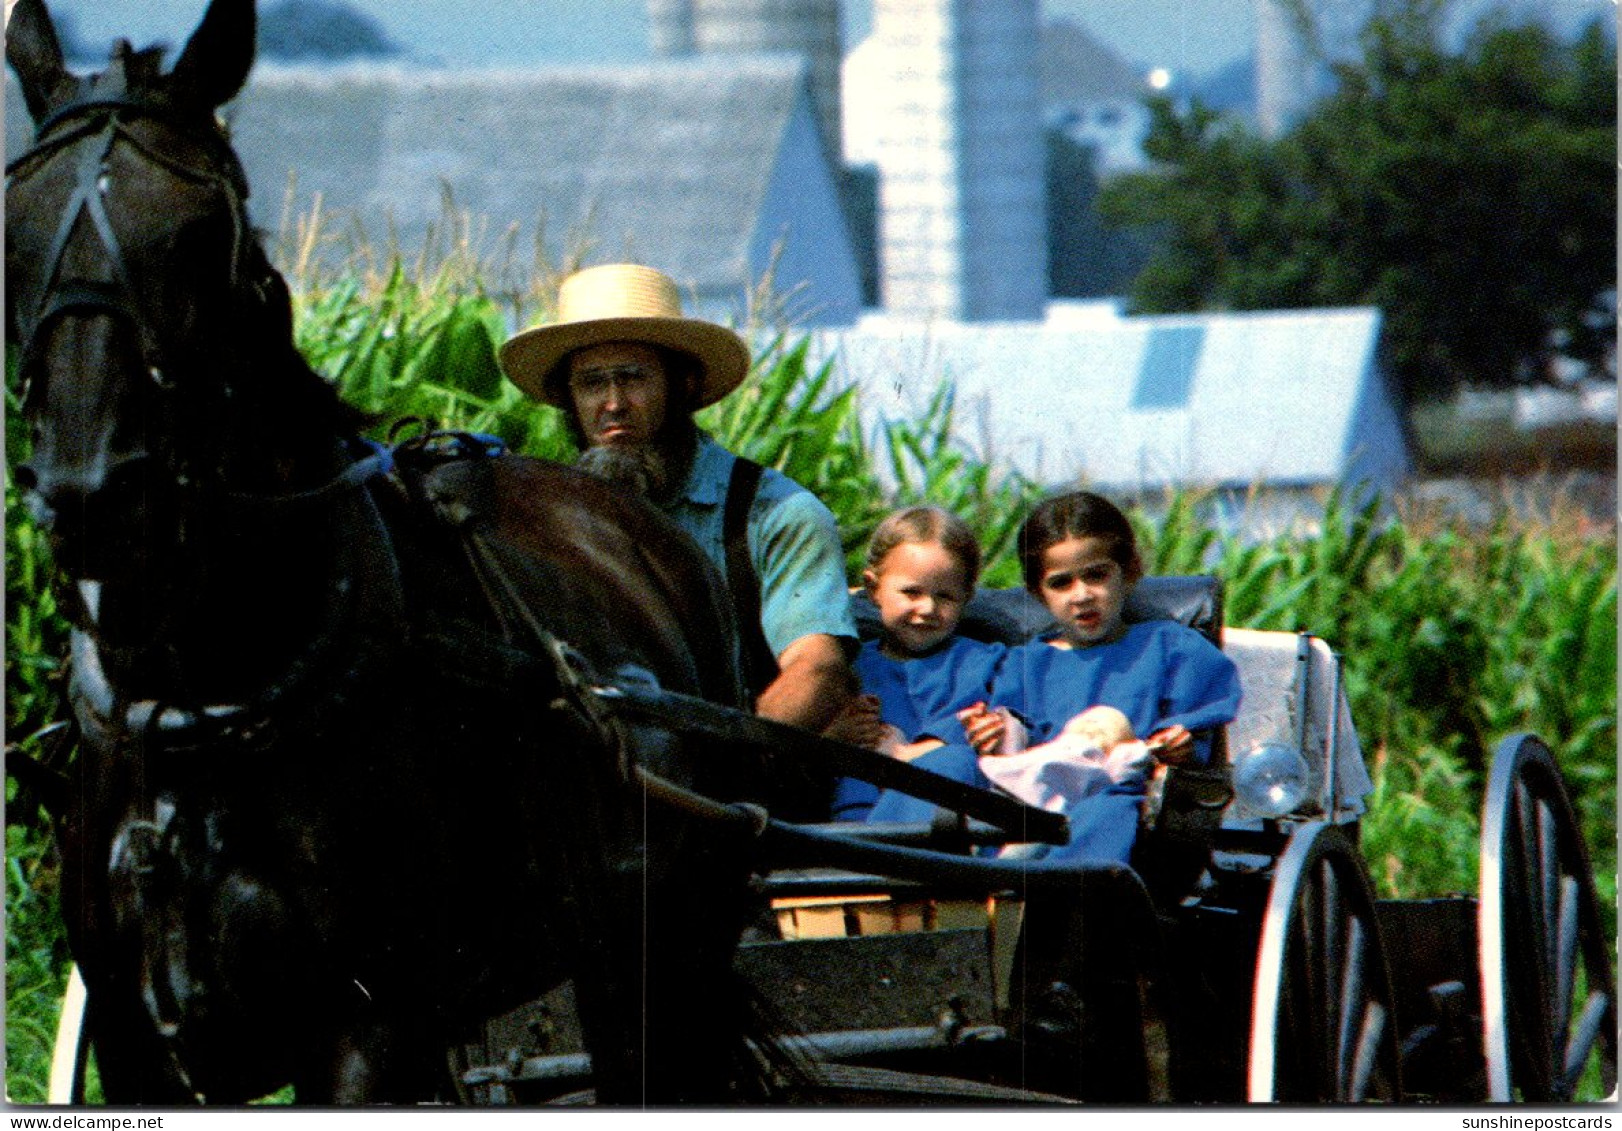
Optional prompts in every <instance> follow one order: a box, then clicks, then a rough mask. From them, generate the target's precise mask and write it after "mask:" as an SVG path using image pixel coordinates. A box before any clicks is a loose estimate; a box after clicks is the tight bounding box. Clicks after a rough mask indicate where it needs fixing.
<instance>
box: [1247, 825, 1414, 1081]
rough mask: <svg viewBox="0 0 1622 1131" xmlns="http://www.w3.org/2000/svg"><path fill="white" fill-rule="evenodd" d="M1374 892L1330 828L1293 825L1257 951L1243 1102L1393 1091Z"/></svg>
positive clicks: (1393, 1058) (1387, 992)
mask: <svg viewBox="0 0 1622 1131" xmlns="http://www.w3.org/2000/svg"><path fill="white" fill-rule="evenodd" d="M1392 1001H1393V997H1392V992H1391V977H1390V972H1389V969H1388V967H1387V965H1386V958H1385V950H1384V947H1383V945H1382V943H1381V939H1380V928H1379V922H1378V920H1377V918H1376V913H1375V906H1374V892H1373V890H1372V889H1371V887H1370V885H1369V881H1368V876H1367V873H1366V872H1365V871H1364V869H1363V861H1362V859H1361V858H1360V857H1359V856H1358V855H1357V852H1356V850H1355V849H1354V848H1353V846H1352V843H1351V841H1350V840H1349V839H1348V838H1347V836H1346V834H1344V833H1343V832H1341V831H1340V830H1339V829H1338V828H1335V827H1334V826H1331V825H1327V824H1322V823H1318V824H1311V825H1307V826H1304V827H1303V828H1301V829H1299V830H1297V831H1296V833H1295V835H1293V836H1292V837H1291V838H1290V842H1289V844H1288V845H1287V846H1286V847H1285V850H1284V854H1283V856H1282V857H1280V859H1279V862H1278V865H1277V867H1276V869H1275V871H1274V874H1273V885H1272V889H1271V891H1270V892H1269V895H1268V900H1267V914H1266V917H1265V918H1264V919H1263V921H1262V937H1261V945H1260V947H1259V948H1258V952H1257V956H1256V983H1255V988H1254V991H1253V996H1252V1005H1251V1023H1250V1086H1249V1092H1248V1098H1249V1099H1250V1100H1251V1101H1252V1102H1262V1103H1267V1102H1273V1101H1283V1102H1293V1103H1326V1102H1342V1103H1344V1102H1359V1101H1367V1100H1384V1101H1396V1100H1398V1099H1400V1098H1401V1095H1402V1088H1401V1083H1400V1080H1399V1074H1398V1067H1397V1024H1396V1020H1395V1018H1394V1017H1393V1016H1392Z"/></svg>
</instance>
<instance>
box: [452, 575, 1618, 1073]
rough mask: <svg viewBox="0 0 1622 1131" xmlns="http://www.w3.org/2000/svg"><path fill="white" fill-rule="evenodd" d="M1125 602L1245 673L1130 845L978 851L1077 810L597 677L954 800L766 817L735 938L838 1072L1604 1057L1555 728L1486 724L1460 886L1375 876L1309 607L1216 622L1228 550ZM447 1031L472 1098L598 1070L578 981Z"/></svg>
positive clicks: (1594, 960) (1020, 621)
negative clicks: (1466, 891) (1020, 799)
mask: <svg viewBox="0 0 1622 1131" xmlns="http://www.w3.org/2000/svg"><path fill="white" fill-rule="evenodd" d="M859 611H860V612H861V613H862V614H863V615H862V616H861V617H860V618H859V619H860V620H861V621H862V627H863V632H864V635H866V634H869V633H872V632H876V631H877V621H876V615H874V613H873V610H871V608H863V609H861V610H859ZM1127 615H1128V619H1138V620H1141V619H1149V618H1161V617H1165V618H1172V619H1176V620H1178V621H1181V622H1182V623H1184V624H1188V625H1190V626H1191V627H1194V628H1196V629H1198V630H1199V631H1201V632H1202V633H1204V634H1206V635H1207V636H1208V637H1209V638H1210V639H1212V640H1213V641H1214V642H1216V643H1218V644H1219V646H1221V647H1222V648H1223V649H1224V650H1225V651H1226V652H1227V653H1228V655H1230V656H1231V657H1232V658H1233V659H1234V661H1235V662H1236V664H1237V665H1238V667H1239V671H1240V676H1241V681H1242V686H1243V691H1244V699H1243V704H1242V706H1241V710H1240V714H1239V717H1238V718H1237V719H1236V720H1235V721H1234V722H1233V723H1232V724H1231V725H1230V726H1229V727H1227V728H1225V729H1226V733H1225V734H1223V735H1221V736H1219V739H1218V741H1217V743H1216V746H1215V750H1216V754H1215V755H1214V757H1213V764H1212V765H1211V766H1209V767H1203V768H1202V767H1196V766H1187V767H1181V768H1172V769H1162V770H1161V771H1160V773H1159V774H1158V776H1157V779H1156V780H1155V782H1154V783H1153V784H1152V786H1151V788H1150V791H1149V796H1148V797H1147V798H1146V801H1145V804H1144V811H1143V817H1142V828H1141V831H1140V836H1139V839H1138V844H1137V848H1136V849H1135V855H1134V859H1133V868H1132V870H1127V869H1124V868H1121V867H1119V866H1115V865H1095V866H1072V867H1066V868H1058V867H1054V868H1048V869H1041V868H1038V869H1035V870H1033V869H1030V868H1028V867H1027V868H1023V869H1022V867H1021V865H1019V864H1018V863H1016V862H1005V861H999V860H994V859H991V858H989V857H988V853H989V852H991V851H994V849H991V848H988V846H996V845H1004V844H1009V843H1013V842H1017V841H1021V840H1027V841H1036V840H1049V841H1055V842H1057V841H1059V840H1062V838H1063V835H1064V830H1063V829H1062V827H1060V826H1061V823H1062V821H1061V819H1055V817H1054V815H1052V814H1046V813H1041V812H1038V811H1034V810H1030V809H1023V808H1022V807H1020V806H1017V805H1016V804H1015V803H1013V802H1011V801H1008V799H1004V798H993V797H991V796H990V795H982V796H980V797H974V796H972V795H971V793H970V791H968V790H967V787H957V786H955V785H951V784H950V783H947V784H945V785H942V784H941V779H935V783H934V784H933V787H931V783H928V782H922V783H920V782H919V780H918V778H917V776H916V774H914V775H911V776H909V775H905V774H902V773H900V772H898V771H895V770H893V769H890V770H886V769H885V768H884V767H882V766H878V765H877V764H876V763H874V762H873V760H872V759H871V758H859V757H856V756H855V755H853V754H852V752H851V751H850V750H848V749H846V748H840V747H838V746H836V745H834V744H830V743H826V742H822V741H820V740H814V739H809V738H806V737H804V736H800V735H796V734H794V733H793V732H789V731H786V730H784V729H782V728H775V727H772V726H771V725H770V724H763V723H760V722H758V721H756V720H753V719H749V718H747V717H744V716H739V715H737V714H736V713H729V712H726V711H723V710H721V709H715V708H700V709H696V710H695V708H696V705H695V704H692V703H689V702H678V701H677V700H676V698H675V697H672V696H667V695H662V694H661V693H659V692H657V691H650V690H643V689H630V688H623V687H613V686H598V687H595V688H593V689H592V691H591V694H592V695H593V696H595V697H596V699H597V700H598V702H599V703H600V704H601V705H602V706H603V707H604V708H605V709H606V710H609V711H612V712H622V713H626V714H629V715H633V716H639V717H653V718H661V719H665V720H667V721H670V722H671V723H672V724H673V725H676V726H680V727H683V728H686V729H689V730H692V729H697V730H699V731H707V732H709V733H711V734H713V736H714V737H715V738H716V739H717V740H724V741H728V742H731V741H736V739H737V738H738V736H739V734H740V732H741V733H745V734H747V735H750V736H758V737H759V738H760V739H762V740H764V741H768V742H771V743H773V749H774V757H775V758H777V759H779V760H781V761H788V762H795V761H798V762H804V761H807V760H815V759H819V758H820V759H823V760H825V761H826V762H833V763H836V764H838V765H839V766H840V768H841V769H842V770H845V771H849V772H856V773H859V774H861V773H866V774H868V775H873V774H880V775H884V776H885V780H886V783H887V784H890V785H893V786H895V787H897V788H902V789H905V790H908V791H910V792H918V793H919V795H921V796H929V798H930V799H931V800H937V801H939V802H941V803H943V804H942V807H941V808H940V809H939V810H938V811H937V820H936V821H935V822H934V823H933V824H932V825H930V826H899V825H888V826H886V825H863V824H850V823H845V824H832V825H821V826H791V825H785V824H782V823H779V822H775V821H771V822H767V821H764V820H762V825H761V828H762V836H763V839H764V840H765V842H766V854H767V856H768V858H769V859H771V860H772V862H773V870H772V871H770V873H769V874H767V875H764V876H762V877H760V879H759V886H760V894H761V896H762V899H763V901H764V900H769V906H770V912H769V913H768V914H764V915H763V916H762V918H761V920H760V921H759V922H758V923H757V925H756V927H755V929H753V930H752V931H751V932H750V936H751V937H750V939H749V941H746V942H745V944H744V946H743V947H742V949H741V951H740V954H739V956H738V964H739V968H740V969H741V970H742V971H743V972H744V973H745V974H746V975H747V977H748V978H749V979H750V980H751V981H752V982H753V983H754V985H755V986H756V987H757V989H758V990H759V991H760V992H761V993H762V994H763V995H764V997H765V998H766V999H767V1000H768V1001H769V1002H771V1003H772V1004H773V1005H774V1006H775V1008H776V1009H777V1010H779V1011H780V1012H781V1014H782V1015H783V1017H784V1018H785V1019H786V1020H787V1021H788V1022H789V1025H790V1027H791V1028H792V1029H793V1030H794V1031H797V1032H798V1033H800V1034H803V1035H802V1036H800V1037H796V1038H792V1042H793V1043H794V1044H795V1045H796V1046H797V1048H798V1049H799V1050H800V1051H802V1052H804V1053H805V1054H807V1056H808V1058H809V1059H810V1060H812V1062H813V1063H814V1064H815V1065H816V1068H815V1073H816V1075H817V1076H818V1078H819V1079H820V1080H821V1081H822V1082H823V1083H824V1084H825V1085H826V1086H827V1088H828V1089H829V1094H830V1095H835V1096H837V1097H838V1098H839V1101H840V1102H848V1103H886V1102H891V1103H906V1104H915V1103H929V1102H945V1103H959V1104H968V1103H991V1104H1012V1103H1020V1102H1028V1101H1037V1102H1043V1101H1048V1102H1052V1101H1057V1100H1091V1101H1103V1102H1111V1103H1148V1102H1184V1103H1186V1102H1235V1101H1242V1100H1249V1101H1278V1102H1345V1101H1353V1102H1356V1101H1383V1102H1404V1101H1408V1102H1413V1101H1422V1102H1445V1103H1461V1102H1473V1101H1483V1100H1487V1101H1505V1100H1517V1099H1518V1100H1524V1101H1541V1102H1547V1101H1563V1100H1571V1099H1573V1098H1574V1096H1575V1095H1576V1093H1577V1089H1578V1087H1579V1084H1580V1083H1582V1082H1583V1081H1584V1079H1585V1074H1587V1075H1588V1083H1587V1087H1588V1088H1589V1089H1591V1090H1592V1092H1591V1094H1592V1093H1597V1094H1600V1095H1604V1094H1609V1093H1610V1092H1611V1091H1612V1090H1613V1089H1614V1087H1615V1079H1616V1037H1617V1021H1616V1006H1615V993H1614V988H1613V981H1612V968H1611V943H1610V940H1609V939H1608V937H1607V935H1606V931H1605V926H1604V922H1603V920H1602V918H1601V915H1600V910H1599V907H1598V904H1597V903H1596V900H1595V893H1594V888H1593V883H1592V878H1591V874H1590V869H1589V863H1588V857H1587V852H1586V849H1585V847H1584V844H1583V841H1582V838H1581V835H1580V833H1579V831H1578V827H1577V824H1576V822H1575V819H1574V815H1573V811H1572V807H1571V804H1570V802H1569V800H1568V798H1567V795H1566V792H1565V788H1564V785H1563V783H1562V779H1561V776H1560V772H1559V769H1558V767H1557V766H1556V765H1555V762H1554V759H1553V758H1552V756H1551V754H1550V752H1549V749H1548V748H1547V746H1545V745H1544V743H1542V742H1541V741H1539V740H1538V739H1537V738H1536V737H1534V736H1532V735H1528V734H1521V735H1516V736H1513V737H1510V738H1507V739H1505V740H1503V741H1502V742H1501V743H1500V745H1499V747H1498V749H1497V751H1496V753H1495V756H1494V759H1493V762H1492V766H1491V772H1490V777H1489V779H1488V784H1487V789H1486V795H1485V802H1484V809H1483V814H1482V821H1481V828H1482V834H1481V848H1480V861H1481V863H1480V877H1481V878H1480V891H1479V893H1478V894H1477V895H1476V896H1474V897H1470V896H1464V895H1454V896H1447V897H1441V898H1435V899H1425V900H1382V899H1379V898H1377V897H1376V896H1375V894H1374V890H1373V887H1372V885H1371V883H1370V879H1369V875H1368V870H1367V867H1366V866H1365V864H1364V862H1363V859H1362V857H1361V855H1360V854H1359V847H1358V842H1359V835H1358V834H1359V820H1360V817H1361V816H1362V815H1363V813H1364V812H1365V800H1366V798H1367V797H1368V795H1369V793H1370V791H1371V789H1372V785H1371V782H1370V779H1369V776H1368V773H1367V771H1366V769H1365V766H1364V755H1363V751H1362V748H1361V746H1360V744H1359V741H1358V737H1357V733H1356V730H1355V728H1354V726H1353V722H1352V719H1351V716H1350V712H1349V710H1348V708H1347V703H1346V699H1345V696H1344V694H1343V692H1342V689H1341V658H1340V657H1339V656H1338V655H1336V654H1335V653H1334V652H1332V651H1331V649H1330V647H1329V646H1328V644H1327V643H1326V642H1325V641H1323V640H1321V639H1318V638H1316V637H1314V636H1312V635H1311V634H1309V633H1300V634H1291V633H1283V632H1259V631H1250V630H1238V629H1224V628H1223V626H1222V600H1221V585H1220V583H1219V582H1218V581H1217V580H1216V579H1214V578H1209V577H1163V578H1149V579H1146V580H1145V581H1144V582H1143V583H1142V584H1141V585H1140V586H1139V588H1138V589H1137V590H1136V592H1135V593H1134V594H1133V597H1132V600H1131V603H1130V604H1129V606H1128V612H1127ZM1048 623H1049V622H1048V614H1047V612H1046V610H1045V609H1043V608H1042V607H1041V605H1040V604H1039V603H1037V602H1036V601H1035V600H1034V599H1031V598H1029V597H1028V596H1027V595H1026V594H1025V593H1024V592H1023V591H1022V590H982V591H981V592H980V593H979V594H978V595H977V596H976V598H975V599H974V601H973V602H971V604H970V606H969V609H968V612H967V615H966V616H965V619H964V623H963V626H962V631H964V632H965V633H966V634H968V635H970V636H974V637H977V638H980V639H986V640H996V641H1001V642H1004V643H1010V644H1012V643H1018V642H1022V641H1024V640H1027V639H1030V638H1031V637H1032V636H1034V635H1036V634H1037V633H1039V632H1041V631H1042V630H1044V629H1045V628H1046V627H1048ZM931 788H933V793H930V792H929V791H930V789H931ZM1005 802H1006V804H1005ZM693 914H695V915H702V914H704V910H703V909H702V908H694V909H693ZM453 1062H454V1064H455V1067H456V1070H457V1073H458V1077H459V1081H460V1086H461V1087H462V1089H463V1090H464V1094H465V1096H466V1098H468V1099H470V1100H472V1101H474V1102H486V1103H514V1102H537V1101H546V1100H549V1099H557V1098H560V1097H565V1096H568V1095H570V1094H582V1093H580V1091H579V1090H580V1089H582V1088H584V1086H585V1083H586V1074H587V1072H588V1070H589V1062H588V1058H586V1057H585V1055H584V1054H583V1053H581V1051H580V1047H579V1041H578V1033H577V1031H576V1029H575V1027H574V1022H573V1020H572V1011H571V1009H570V1007H569V995H568V991H567V989H566V988H565V989H564V990H562V991H559V992H557V993H554V994H553V995H551V996H550V997H548V998H546V999H543V1000H541V1001H538V1002H536V1003H533V1004H532V1005H530V1006H528V1007H526V1008H524V1009H521V1010H518V1011H516V1012H514V1013H511V1014H508V1015H506V1016H504V1017H502V1018H499V1019H497V1020H495V1021H493V1022H491V1023H489V1024H488V1025H487V1026H485V1029H484V1032H483V1033H482V1034H481V1035H480V1038H479V1039H478V1040H476V1041H474V1042H473V1043H471V1044H468V1045H466V1046H463V1047H462V1048H459V1049H458V1050H457V1051H456V1053H455V1054H453Z"/></svg>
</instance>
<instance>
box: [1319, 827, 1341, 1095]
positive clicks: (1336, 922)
mask: <svg viewBox="0 0 1622 1131" xmlns="http://www.w3.org/2000/svg"><path fill="white" fill-rule="evenodd" d="M1331 863H1332V862H1331V861H1330V860H1329V858H1328V857H1325V858H1324V859H1322V860H1320V861H1319V862H1318V868H1317V875H1316V878H1317V881H1318V893H1319V916H1320V917H1319V920H1318V937H1319V938H1320V939H1322V940H1323V944H1324V946H1323V964H1322V966H1320V967H1319V969H1318V971H1317V974H1318V978H1319V984H1320V985H1321V986H1322V987H1323V1000H1322V1003H1321V1007H1320V1010H1319V1015H1318V1025H1319V1027H1318V1029H1317V1030H1316V1031H1317V1032H1319V1033H1324V1034H1331V1033H1338V1031H1339V1029H1340V1016H1341V1012H1342V1011H1343V1010H1344V1009H1345V1006H1346V1002H1345V998H1344V997H1343V996H1342V994H1341V989H1342V986H1341V972H1342V971H1343V970H1344V969H1345V967H1346V953H1345V946H1344V945H1343V944H1344V941H1345V940H1344V936H1343V933H1342V915H1341V908H1340V889H1339V887H1338V886H1337V885H1336V883H1335V872H1334V869H1333V868H1332V867H1331ZM1322 1052H1323V1063H1322V1067H1321V1071H1322V1072H1323V1073H1324V1075H1323V1083H1324V1087H1325V1090H1326V1094H1329V1095H1334V1094H1336V1093H1337V1092H1338V1091H1339V1090H1340V1081H1341V1080H1343V1079H1344V1078H1345V1077H1344V1075H1343V1074H1342V1071H1341V1070H1342V1068H1343V1067H1344V1063H1343V1059H1342V1056H1341V1045H1340V1043H1339V1042H1338V1041H1333V1042H1329V1043H1327V1044H1326V1045H1325V1047H1324V1048H1323V1050H1322Z"/></svg>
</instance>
